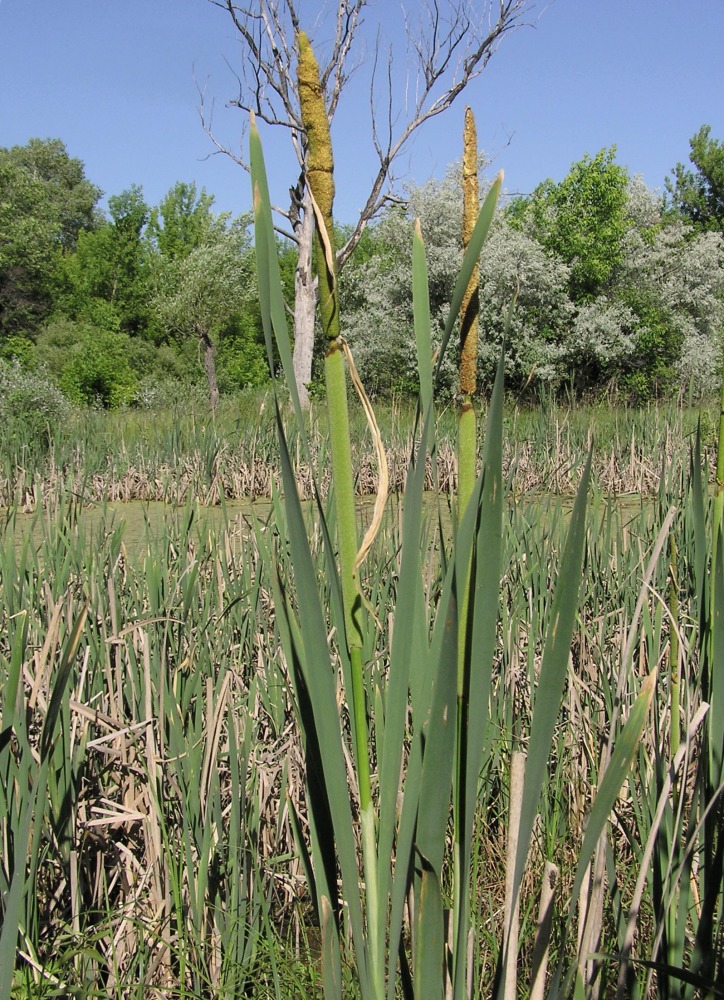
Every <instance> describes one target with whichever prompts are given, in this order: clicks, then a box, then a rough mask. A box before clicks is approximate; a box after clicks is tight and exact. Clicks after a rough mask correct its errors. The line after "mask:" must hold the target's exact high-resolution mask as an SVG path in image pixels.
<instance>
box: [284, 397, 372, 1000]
mask: <svg viewBox="0 0 724 1000" xmlns="http://www.w3.org/2000/svg"><path fill="white" fill-rule="evenodd" d="M277 427H278V433H279V445H280V458H281V471H282V481H283V485H284V496H285V507H286V516H287V520H288V528H289V544H290V554H291V561H292V565H293V567H294V577H295V593H296V595H297V599H298V603H299V628H300V638H301V645H299V646H298V647H297V655H296V657H295V659H294V661H293V665H294V669H295V670H297V671H298V677H297V687H298V690H299V691H306V694H307V695H308V703H307V705H306V706H304V707H303V708H302V710H303V713H304V714H303V717H302V723H303V727H304V730H305V734H306V739H307V740H308V741H309V739H310V737H311V736H312V734H313V736H314V738H315V739H316V740H317V742H318V750H319V764H320V766H321V771H322V775H321V778H322V780H323V786H324V793H325V795H326V797H327V798H328V801H329V816H330V818H331V822H332V826H333V830H334V840H335V844H336V849H337V856H338V860H339V866H340V871H341V875H342V883H343V890H344V898H345V902H346V903H347V905H348V908H349V917H350V925H351V928H352V934H353V937H354V942H355V952H356V954H357V956H358V959H359V960H360V968H359V975H360V980H361V982H362V985H363V995H367V991H366V985H367V983H366V962H365V961H364V960H363V959H364V956H365V955H366V945H365V935H364V932H363V923H362V904H361V897H360V890H359V873H358V870H357V861H356V857H357V855H356V845H355V824H354V821H353V818H352V810H351V805H350V799H349V789H348V786H347V773H346V769H345V759H344V751H343V748H342V734H341V731H340V719H339V713H338V711H337V687H336V674H335V671H334V670H333V667H332V664H331V662H330V657H329V649H328V646H327V627H326V622H325V616H324V613H323V610H322V605H321V601H320V596H319V590H318V586H317V574H316V570H315V566H314V561H313V559H312V554H311V552H310V549H309V541H308V538H307V532H306V526H305V523H304V515H303V512H302V508H301V504H300V502H299V497H298V495H297V489H296V482H295V478H294V470H293V468H292V463H291V458H290V456H289V451H288V448H287V443H286V437H285V434H284V428H283V424H282V418H281V413H280V412H279V408H278V407H277ZM327 846H329V845H327ZM326 863H327V864H329V863H330V859H326Z"/></svg>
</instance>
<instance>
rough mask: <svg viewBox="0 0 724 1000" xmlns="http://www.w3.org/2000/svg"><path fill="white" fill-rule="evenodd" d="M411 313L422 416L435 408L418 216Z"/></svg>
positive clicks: (422, 245) (426, 297) (428, 313)
mask: <svg viewBox="0 0 724 1000" xmlns="http://www.w3.org/2000/svg"><path fill="white" fill-rule="evenodd" d="M412 313H413V318H414V326H415V346H416V348H417V371H418V375H419V379H420V404H421V406H422V412H423V415H426V414H427V413H428V412H429V410H430V409H431V407H432V334H431V327H430V290H429V287H428V280H427V261H426V259H425V243H424V240H423V238H422V229H421V228H420V220H419V219H417V220H416V221H415V232H414V235H413V238H412Z"/></svg>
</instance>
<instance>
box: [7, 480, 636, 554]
mask: <svg viewBox="0 0 724 1000" xmlns="http://www.w3.org/2000/svg"><path fill="white" fill-rule="evenodd" d="M402 500H403V498H402V496H401V495H391V496H390V497H389V499H388V502H387V509H386V519H387V521H388V523H394V522H395V521H397V522H398V523H399V518H400V512H401V507H402ZM572 503H573V498H572V497H568V496H556V495H551V494H530V495H525V496H522V497H520V498H518V499H517V500H515V501H514V500H513V499H512V498H510V500H509V516H510V517H512V518H513V517H514V518H515V519H516V520H517V521H518V523H519V526H521V527H523V528H524V527H525V526H526V525H531V524H533V523H535V524H537V525H541V524H546V523H549V524H550V523H551V522H552V521H554V520H555V519H556V518H558V517H560V516H561V515H563V516H564V517H565V515H566V514H567V513H568V512H569V511H570V509H571V507H572ZM373 505H374V497H364V498H361V499H359V500H358V514H359V528H360V532H364V531H365V530H366V528H367V526H368V525H369V522H370V518H371V515H372V508H373ZM303 506H304V507H305V509H307V510H310V511H311V503H310V502H309V501H305V502H304V503H303ZM435 506H436V505H435V498H434V494H432V493H431V494H429V515H430V522H429V524H430V529H431V532H432V529H433V525H434V524H435V523H436V522H437V516H438V515H437V512H436V509H435ZM592 506H593V510H592V513H593V514H594V517H596V519H598V518H601V517H603V516H605V514H606V512H611V511H613V512H614V514H615V516H616V519H617V521H618V522H619V525H626V523H634V522H636V521H637V520H638V518H640V517H641V515H642V514H643V513H646V514H647V516H648V517H651V516H653V514H654V509H655V504H654V503H652V501H651V499H650V498H648V497H646V498H643V499H642V498H641V497H639V496H637V495H627V496H623V497H617V498H615V499H613V500H607V499H604V498H602V497H600V496H599V498H598V502H594V503H593V504H592ZM439 513H440V518H441V522H442V525H443V529H444V530H445V531H447V530H451V529H452V514H451V507H450V503H449V501H448V499H447V497H446V496H441V497H440V505H439ZM273 518H274V510H273V505H272V503H271V501H269V500H257V501H254V502H253V503H252V502H251V501H243V500H242V501H239V500H237V501H233V502H232V501H229V502H227V503H225V504H224V505H223V506H215V507H207V506H203V505H201V504H198V503H196V504H186V505H184V506H179V507H174V506H172V505H170V504H165V503H160V502H147V501H132V502H129V503H107V504H96V505H90V506H84V507H81V506H80V505H79V504H72V505H65V506H59V507H57V508H55V509H49V510H39V511H35V512H33V513H20V512H16V511H0V538H2V540H3V542H6V541H7V540H8V538H9V537H12V539H13V543H14V545H15V547H16V548H20V547H22V546H23V545H24V544H25V543H26V542H27V541H30V544H31V545H32V546H33V547H34V548H36V550H38V551H42V548H43V545H44V542H45V541H47V540H49V539H50V538H52V537H53V536H55V535H56V534H57V532H58V529H59V528H62V527H63V526H65V527H66V528H67V529H69V530H71V531H72V532H73V535H74V536H76V537H78V538H79V539H83V541H84V542H85V543H86V544H87V545H89V546H93V545H98V544H99V542H100V541H101V540H102V539H103V538H107V537H108V536H109V535H112V534H115V533H116V532H118V533H119V534H120V537H121V540H122V542H123V545H124V546H125V549H126V552H127V553H128V556H129V557H130V558H131V559H132V560H133V559H134V558H140V557H142V556H143V555H144V554H145V552H146V551H148V549H152V548H153V547H154V545H155V544H157V543H158V542H159V541H160V540H161V539H162V538H171V539H172V540H173V539H177V538H180V537H182V536H183V535H186V534H190V535H191V536H192V537H194V538H198V539H208V538H209V537H212V538H213V537H218V536H219V535H221V534H223V533H225V532H232V533H234V534H239V533H241V534H248V533H249V532H250V531H251V529H252V526H253V524H254V523H255V522H256V523H258V524H261V525H265V524H267V523H268V522H269V521H270V520H271V519H273Z"/></svg>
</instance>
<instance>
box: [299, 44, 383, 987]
mask: <svg viewBox="0 0 724 1000" xmlns="http://www.w3.org/2000/svg"><path fill="white" fill-rule="evenodd" d="M297 42H298V46H299V66H298V75H299V99H300V105H301V111H302V120H303V122H304V127H305V130H306V140H307V144H308V166H307V182H308V184H309V188H310V191H311V193H312V195H313V198H314V201H315V202H316V208H315V214H316V222H317V233H316V239H315V264H316V270H317V275H318V281H319V308H320V315H321V319H322V329H323V331H324V334H325V336H326V338H327V344H328V347H327V354H326V357H325V363H324V370H325V382H326V388H327V413H328V416H329V433H330V452H331V458H332V480H333V483H334V496H335V505H336V510H337V537H338V543H339V566H340V577H341V582H342V602H343V605H344V625H345V635H346V643H347V650H348V653H349V658H350V670H351V675H352V691H351V692H350V693H349V694H350V701H351V711H352V715H353V718H354V735H355V747H354V750H355V757H356V765H357V780H358V784H359V796H360V822H361V827H362V867H363V874H364V880H365V906H366V909H367V932H368V943H369V973H370V982H371V984H372V990H373V993H374V995H375V996H376V997H378V1000H382V996H383V993H384V962H383V956H382V954H381V948H380V942H383V944H382V948H384V939H385V932H384V928H382V927H380V917H379V906H378V898H377V884H378V883H377V833H376V823H375V813H374V804H373V801H372V786H371V780H370V764H369V727H368V723H367V707H366V699H365V685H364V673H363V665H362V601H361V595H360V592H359V589H358V585H357V578H356V573H355V559H356V557H357V513H356V507H355V496H354V479H353V475H352V449H351V442H350V425H349V412H348V407H347V382H346V377H345V367H344V357H343V354H342V350H341V347H340V343H339V334H340V323H339V301H338V296H337V282H336V263H335V257H334V248H333V246H332V237H333V231H334V230H333V223H332V206H333V201H334V162H333V157H332V140H331V136H330V132H329V118H328V116H327V108H326V104H325V100H324V91H323V88H322V86H321V84H320V80H319V67H318V65H317V61H316V58H315V56H314V52H313V51H312V47H311V45H310V44H309V40H308V38H307V36H306V35H305V34H304V33H303V32H301V33H300V34H299V35H298V37H297Z"/></svg>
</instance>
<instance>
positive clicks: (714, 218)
mask: <svg viewBox="0 0 724 1000" xmlns="http://www.w3.org/2000/svg"><path fill="white" fill-rule="evenodd" d="M689 146H690V149H691V152H690V153H689V159H690V161H691V162H692V163H693V164H694V168H695V169H694V170H690V169H689V168H688V167H686V166H684V164H683V163H677V165H676V166H675V167H674V174H673V177H668V178H667V179H666V190H667V193H668V196H669V204H670V206H671V207H672V208H673V209H674V210H675V211H676V212H678V213H679V214H680V215H681V216H682V217H683V218H684V219H687V220H688V221H690V222H691V223H692V224H693V225H694V227H695V228H696V229H697V230H699V231H710V232H724V142H717V140H716V139H712V138H711V125H702V127H701V128H700V129H699V131H698V132H697V133H696V135H695V136H693V138H691V139H690V140H689Z"/></svg>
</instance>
